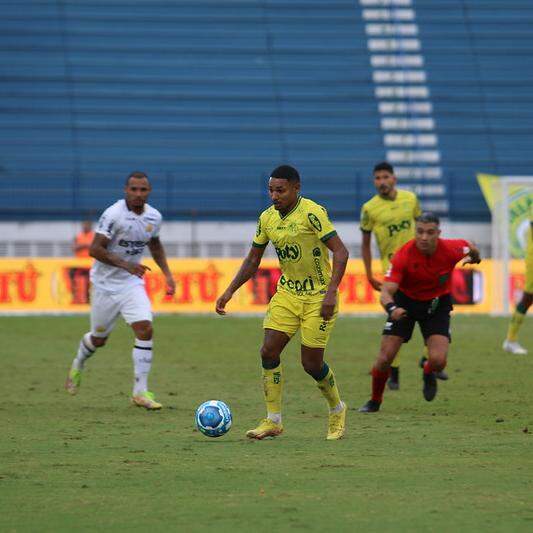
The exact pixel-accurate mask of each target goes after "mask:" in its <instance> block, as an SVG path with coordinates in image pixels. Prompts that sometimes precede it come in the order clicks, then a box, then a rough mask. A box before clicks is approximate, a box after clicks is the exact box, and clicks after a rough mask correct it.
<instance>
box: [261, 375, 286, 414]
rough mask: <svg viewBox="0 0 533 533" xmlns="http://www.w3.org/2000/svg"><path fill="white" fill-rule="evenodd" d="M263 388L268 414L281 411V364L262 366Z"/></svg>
mask: <svg viewBox="0 0 533 533" xmlns="http://www.w3.org/2000/svg"><path fill="white" fill-rule="evenodd" d="M263 388H264V392H265V402H266V406H267V413H268V414H280V413H281V391H282V388H283V372H282V368H281V365H278V366H277V367H276V368H263Z"/></svg>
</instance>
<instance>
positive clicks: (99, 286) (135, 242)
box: [65, 172, 176, 410]
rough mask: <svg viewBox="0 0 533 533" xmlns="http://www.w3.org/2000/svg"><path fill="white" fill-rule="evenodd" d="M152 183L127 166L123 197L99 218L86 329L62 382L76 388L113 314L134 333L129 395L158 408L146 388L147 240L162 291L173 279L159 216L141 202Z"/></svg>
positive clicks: (149, 340)
mask: <svg viewBox="0 0 533 533" xmlns="http://www.w3.org/2000/svg"><path fill="white" fill-rule="evenodd" d="M151 190H152V188H151V186H150V182H149V181H148V177H147V176H146V174H144V173H143V172H132V173H131V174H130V175H129V176H128V178H127V180H126V185H125V187H124V193H125V198H124V199H123V200H119V201H118V202H116V203H114V204H113V205H112V206H110V207H108V208H107V209H106V210H105V211H104V213H103V214H102V216H101V217H100V221H99V222H98V227H97V229H96V234H95V237H94V240H93V242H92V244H91V248H90V255H91V256H92V257H94V258H95V259H96V261H95V262H94V265H93V267H92V269H91V282H92V294H91V331H89V332H88V333H86V334H85V335H83V337H82V338H81V341H80V345H79V348H78V353H77V355H76V357H75V358H74V361H73V362H72V366H71V368H70V371H69V373H68V376H67V382H66V384H65V387H66V389H67V391H68V392H69V393H70V394H76V393H77V392H78V389H79V387H80V383H81V374H82V371H83V368H84V365H85V362H86V360H87V359H88V358H89V357H91V356H92V355H93V354H94V352H95V351H96V349H97V348H100V347H101V346H103V345H104V344H105V343H106V340H107V338H108V337H109V334H110V333H111V331H112V330H113V328H114V326H115V322H116V320H117V318H118V315H119V314H121V315H122V316H123V317H124V320H125V321H126V322H127V323H128V324H129V325H130V326H131V328H132V329H133V332H134V334H135V344H134V347H133V353H132V356H133V367H134V375H135V379H134V386H133V395H132V398H131V401H132V403H133V404H135V405H137V406H139V407H144V408H145V409H150V410H152V409H161V407H162V405H161V404H160V403H158V402H156V401H155V399H154V395H153V394H152V393H151V392H150V391H149V390H148V374H149V373H150V368H151V366H152V342H153V341H152V335H153V330H152V310H151V306H150V300H149V299H148V296H147V294H146V291H145V288H144V280H143V276H144V274H145V273H146V271H147V270H150V269H149V268H148V267H147V266H145V265H143V264H141V258H142V254H143V251H144V248H145V246H146V245H148V248H149V249H150V252H151V254H152V257H153V258H154V261H155V262H156V263H157V265H158V266H159V268H160V269H161V271H162V272H163V274H164V275H165V279H166V283H167V294H174V291H175V289H176V285H175V282H174V279H173V277H172V274H171V272H170V270H169V268H168V264H167V259H166V254H165V250H164V248H163V244H162V243H161V241H160V240H159V230H160V228H161V221H162V218H163V217H162V216H161V213H160V212H159V211H157V209H154V208H153V207H152V206H150V205H148V204H147V203H146V201H147V199H148V196H149V194H150V192H151Z"/></svg>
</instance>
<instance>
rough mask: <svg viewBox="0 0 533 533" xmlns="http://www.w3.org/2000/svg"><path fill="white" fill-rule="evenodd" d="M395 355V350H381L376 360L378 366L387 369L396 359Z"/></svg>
mask: <svg viewBox="0 0 533 533" xmlns="http://www.w3.org/2000/svg"><path fill="white" fill-rule="evenodd" d="M395 356H396V354H395V353H393V352H390V351H388V350H380V352H379V355H378V358H377V361H376V366H377V367H378V368H379V369H380V370H386V369H387V368H389V367H390V365H391V363H392V362H393V361H394V357H395Z"/></svg>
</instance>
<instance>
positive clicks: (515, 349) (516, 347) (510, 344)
mask: <svg viewBox="0 0 533 533" xmlns="http://www.w3.org/2000/svg"><path fill="white" fill-rule="evenodd" d="M502 347H503V349H504V350H505V351H506V352H509V353H512V354H514V355H526V354H527V350H526V349H525V348H523V347H522V346H520V344H518V342H517V341H510V340H507V339H505V340H504V341H503V346H502Z"/></svg>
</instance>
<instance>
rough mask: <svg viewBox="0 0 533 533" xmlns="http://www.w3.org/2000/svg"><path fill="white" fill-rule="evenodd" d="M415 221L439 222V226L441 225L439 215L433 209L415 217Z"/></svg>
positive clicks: (425, 222)
mask: <svg viewBox="0 0 533 533" xmlns="http://www.w3.org/2000/svg"><path fill="white" fill-rule="evenodd" d="M415 222H423V223H424V224H429V223H433V224H437V226H440V219H439V217H438V216H437V215H436V214H435V213H432V212H431V211H424V212H423V213H422V214H421V215H420V216H417V217H416V218H415Z"/></svg>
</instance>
